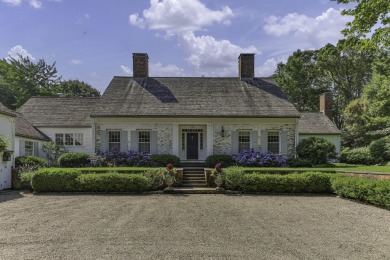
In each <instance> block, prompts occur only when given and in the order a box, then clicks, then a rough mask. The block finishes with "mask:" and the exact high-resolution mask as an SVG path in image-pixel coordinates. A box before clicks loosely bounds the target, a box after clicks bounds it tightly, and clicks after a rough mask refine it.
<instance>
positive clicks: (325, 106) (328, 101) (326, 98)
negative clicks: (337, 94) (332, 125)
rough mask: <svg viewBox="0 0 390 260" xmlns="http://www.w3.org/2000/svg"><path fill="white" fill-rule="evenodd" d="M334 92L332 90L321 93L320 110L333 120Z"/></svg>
mask: <svg viewBox="0 0 390 260" xmlns="http://www.w3.org/2000/svg"><path fill="white" fill-rule="evenodd" d="M332 108H333V94H332V92H325V93H323V94H321V95H320V112H321V113H323V114H325V115H326V116H327V117H328V118H329V119H330V120H331V121H333V112H332Z"/></svg>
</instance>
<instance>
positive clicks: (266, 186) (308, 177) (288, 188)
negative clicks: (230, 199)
mask: <svg viewBox="0 0 390 260" xmlns="http://www.w3.org/2000/svg"><path fill="white" fill-rule="evenodd" d="M331 177H332V175H331V174H326V173H314V172H311V173H310V172H309V173H301V174H297V173H295V174H288V175H281V174H256V173H254V174H246V175H244V177H243V181H242V190H243V191H245V192H274V193H291V192H293V193H296V192H310V193H330V192H331V191H332V190H331V181H330V179H331Z"/></svg>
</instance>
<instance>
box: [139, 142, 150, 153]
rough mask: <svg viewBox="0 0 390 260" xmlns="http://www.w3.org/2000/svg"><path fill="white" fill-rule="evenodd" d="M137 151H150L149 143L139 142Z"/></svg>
mask: <svg viewBox="0 0 390 260" xmlns="http://www.w3.org/2000/svg"><path fill="white" fill-rule="evenodd" d="M139 151H140V152H144V153H150V143H139Z"/></svg>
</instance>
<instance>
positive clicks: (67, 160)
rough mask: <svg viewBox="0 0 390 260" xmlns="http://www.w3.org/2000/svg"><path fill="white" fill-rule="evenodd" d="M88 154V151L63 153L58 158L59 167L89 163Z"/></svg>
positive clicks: (81, 165)
mask: <svg viewBox="0 0 390 260" xmlns="http://www.w3.org/2000/svg"><path fill="white" fill-rule="evenodd" d="M89 157H90V154H88V153H64V154H63V155H61V156H60V158H58V165H59V166H60V167H66V168H67V167H69V168H72V167H83V166H86V165H87V164H89V163H90V159H89Z"/></svg>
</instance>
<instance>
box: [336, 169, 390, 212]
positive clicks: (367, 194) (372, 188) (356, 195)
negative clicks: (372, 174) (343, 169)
mask: <svg viewBox="0 0 390 260" xmlns="http://www.w3.org/2000/svg"><path fill="white" fill-rule="evenodd" d="M332 188H333V190H334V191H335V193H336V194H338V195H340V196H342V197H345V198H351V199H357V200H360V201H363V202H369V203H372V204H375V205H378V206H382V207H387V208H390V181H386V180H371V179H363V178H356V177H347V176H345V177H344V178H333V179H332Z"/></svg>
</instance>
